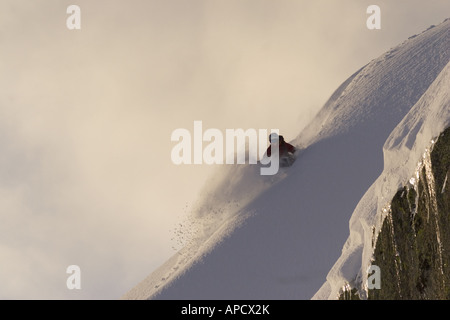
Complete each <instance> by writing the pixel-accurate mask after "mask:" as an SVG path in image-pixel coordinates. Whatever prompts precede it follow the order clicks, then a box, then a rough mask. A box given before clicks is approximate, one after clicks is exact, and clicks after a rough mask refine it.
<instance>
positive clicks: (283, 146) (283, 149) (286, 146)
mask: <svg viewBox="0 0 450 320" xmlns="http://www.w3.org/2000/svg"><path fill="white" fill-rule="evenodd" d="M279 145H280V157H282V156H286V155H287V154H288V152H290V153H294V152H295V147H294V146H293V145H292V144H290V143H287V142H285V141H284V140H283V141H280V142H279ZM271 154H272V145H270V146H269V147H268V148H267V156H268V157H270V155H271Z"/></svg>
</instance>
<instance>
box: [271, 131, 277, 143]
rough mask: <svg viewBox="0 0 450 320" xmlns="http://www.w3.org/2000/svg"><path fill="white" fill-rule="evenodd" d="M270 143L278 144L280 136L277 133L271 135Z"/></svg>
mask: <svg viewBox="0 0 450 320" xmlns="http://www.w3.org/2000/svg"><path fill="white" fill-rule="evenodd" d="M269 142H270V143H272V142H278V134H277V133H275V132H274V133H271V134H270V136H269Z"/></svg>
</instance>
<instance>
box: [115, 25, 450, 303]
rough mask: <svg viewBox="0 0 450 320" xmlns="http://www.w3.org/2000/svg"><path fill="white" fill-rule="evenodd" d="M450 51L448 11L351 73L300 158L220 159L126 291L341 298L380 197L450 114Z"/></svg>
mask: <svg viewBox="0 0 450 320" xmlns="http://www.w3.org/2000/svg"><path fill="white" fill-rule="evenodd" d="M449 60H450V20H448V19H447V20H446V21H444V22H443V23H442V24H440V25H439V26H436V27H433V28H430V29H428V30H427V31H426V32H423V33H422V34H420V35H415V36H413V37H410V38H409V39H408V40H406V41H405V42H404V43H402V44H400V45H399V46H397V47H395V48H393V49H391V50H389V51H388V52H387V53H385V54H384V55H382V56H381V57H379V58H378V59H375V60H373V61H371V62H370V63H368V64H367V65H366V66H365V67H363V68H361V69H360V70H359V71H358V72H356V73H355V74H353V75H352V76H351V77H350V78H349V79H347V80H346V81H345V82H344V83H343V84H342V85H341V86H340V87H339V88H338V89H337V90H336V92H335V93H334V94H333V95H332V96H331V97H330V99H329V101H328V102H327V103H326V104H325V106H324V107H323V108H322V110H321V111H320V112H319V113H318V115H317V116H316V118H315V119H314V120H313V121H312V122H311V124H310V125H309V126H308V127H306V128H305V130H303V131H302V132H301V133H300V135H299V136H298V137H297V138H296V139H295V140H294V141H292V143H293V144H295V145H297V146H300V147H302V148H305V150H304V151H303V152H302V153H301V155H300V156H299V157H298V159H297V161H296V162H295V163H294V164H293V166H292V167H291V168H289V169H287V170H284V169H282V170H281V173H280V174H278V175H277V176H274V177H270V176H260V175H259V168H258V166H256V165H242V166H225V167H223V168H221V169H220V170H219V172H218V174H217V175H216V176H214V177H212V181H210V182H209V183H208V184H207V186H208V188H207V189H206V190H205V192H204V193H203V195H202V197H201V199H200V200H199V202H198V205H197V207H196V208H195V210H194V211H193V214H192V216H191V219H192V221H191V222H192V225H195V226H196V227H195V228H196V229H195V232H192V234H193V236H192V238H191V239H190V240H189V242H188V243H187V244H186V246H185V247H183V248H182V249H181V250H180V251H179V252H177V253H176V254H175V255H174V256H173V257H172V258H171V259H169V260H168V261H167V262H166V263H165V264H164V265H162V266H161V267H160V268H159V269H157V270H156V271H154V272H153V273H152V274H150V275H149V276H148V277H147V278H146V279H144V280H143V281H142V282H141V283H140V284H138V285H137V286H136V287H135V288H133V289H131V290H130V291H129V292H128V293H126V294H125V295H124V296H123V297H122V298H123V299H149V298H150V299H310V298H314V299H335V298H337V295H338V293H339V290H340V289H341V288H342V287H343V286H345V285H348V283H350V284H351V285H355V284H361V283H364V279H365V275H364V273H365V271H366V270H367V267H368V266H369V265H370V259H371V254H372V249H373V248H372V241H373V239H372V238H373V235H374V231H375V234H376V232H377V230H379V228H380V226H381V222H382V218H383V208H386V205H387V204H388V202H389V201H390V199H391V198H392V196H393V195H394V194H395V192H396V191H397V190H398V188H399V186H401V185H403V184H405V183H407V182H408V181H409V180H410V178H411V176H412V175H413V173H414V171H415V169H416V167H417V163H418V162H419V160H420V158H421V156H422V153H423V151H424V150H425V149H426V148H427V147H428V146H429V143H430V141H431V139H432V138H434V137H436V136H437V135H438V134H439V133H440V131H442V130H443V129H444V128H445V127H446V126H448V125H450V114H449V112H450V111H449V110H450V104H449V101H450V99H449V88H450V70H449V69H450V65H449V64H448V62H449ZM349 229H350V234H349Z"/></svg>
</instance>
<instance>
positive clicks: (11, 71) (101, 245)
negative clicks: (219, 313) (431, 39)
mask: <svg viewBox="0 0 450 320" xmlns="http://www.w3.org/2000/svg"><path fill="white" fill-rule="evenodd" d="M71 4H76V5H78V6H80V8H81V30H69V29H68V28H67V27H66V19H67V18H68V17H69V15H68V14H67V13H66V8H67V7H68V6H69V5H71ZM370 4H378V5H379V6H380V8H381V19H382V20H381V21H382V28H381V30H372V31H371V30H368V29H367V28H366V19H367V17H368V15H367V14H366V8H367V7H368V6H369V5H370ZM449 12H450V3H449V1H448V0H442V1H440V0H434V1H433V0H429V1H422V0H416V1H413V0H403V1H401V0H398V1H388V0H376V1H365V0H364V1H363V0H341V1H332V0H326V1H325V0H314V1H312V0H308V1H304V0H297V1H296V0H277V1H273V0H227V1H218V0H203V1H200V0H133V1H124V0H120V1H119V0H108V1H106V0H97V1H88V0H77V1H61V0H34V1H29V0H27V1H25V0H2V1H1V2H0V148H1V156H0V219H1V223H0V258H1V260H2V265H1V267H0V283H1V284H2V285H1V287H0V298H3V299H17V298H19V299H20V298H26V299H28V298H40V299H48V298H52V299H53V298H56V299H78V298H85V299H115V298H118V297H120V296H121V295H122V294H124V293H125V292H126V291H127V290H128V289H130V288H131V287H132V286H134V285H135V284H136V283H137V282H139V281H140V280H142V279H143V278H144V277H145V276H147V275H148V274H149V273H150V272H151V271H153V270H154V269H155V268H156V267H158V266H159V265H160V264H161V263H162V262H164V261H165V260H166V259H167V258H168V257H169V256H170V255H172V254H174V253H175V251H174V249H172V246H173V245H176V243H174V241H172V240H171V238H173V237H174V231H173V230H174V229H176V228H177V225H178V224H179V223H180V221H182V220H183V219H182V218H183V217H184V216H185V215H186V213H187V212H188V211H189V208H190V206H192V205H193V203H194V202H195V201H196V199H197V198H198V196H199V190H200V188H201V187H202V185H203V182H204V181H205V179H206V178H207V177H208V176H209V175H211V174H212V173H213V172H214V170H215V169H217V167H214V166H207V165H197V166H194V165H191V166H187V165H185V166H183V165H181V166H175V165H174V164H173V163H172V161H171V158H170V153H171V149H172V147H173V146H174V145H175V143H173V142H171V141H170V136H171V133H172V131H173V130H175V129H177V128H186V129H188V130H190V131H192V130H193V121H194V120H201V121H203V126H204V129H207V128H218V129H221V130H225V129H226V128H244V129H248V128H254V129H270V128H277V129H280V131H281V132H282V133H283V134H284V136H285V137H286V139H287V140H290V139H293V138H295V136H296V135H297V134H298V133H299V132H300V130H301V129H302V128H303V127H304V126H305V125H306V124H307V123H308V121H310V120H311V118H312V117H313V116H314V114H315V113H316V112H317V111H318V110H319V108H320V107H321V106H322V105H323V104H324V103H325V102H326V100H327V99H328V97H329V96H330V95H331V94H332V93H333V91H334V90H335V89H336V88H337V87H338V86H339V85H340V84H341V83H342V82H343V81H344V80H346V78H347V77H349V76H350V75H351V74H352V73H354V72H355V71H356V70H358V69H359V68H360V67H362V66H363V65H365V64H366V63H368V62H369V61H370V60H372V59H374V58H376V57H378V56H379V55H381V54H382V53H383V52H385V51H387V50H388V49H389V48H391V47H393V46H395V45H397V44H399V43H401V42H402V41H404V40H406V39H407V38H408V37H409V36H411V35H414V34H416V33H420V32H422V31H423V30H425V29H426V28H427V27H429V26H430V25H431V24H438V23H440V22H441V21H443V20H444V19H445V18H447V17H449V16H448V14H449ZM72 264H75V265H79V266H80V268H81V285H82V289H81V290H68V289H67V287H66V279H67V278H68V276H69V275H68V274H66V268H67V266H69V265H72Z"/></svg>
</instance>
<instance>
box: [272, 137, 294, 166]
mask: <svg viewBox="0 0 450 320" xmlns="http://www.w3.org/2000/svg"><path fill="white" fill-rule="evenodd" d="M269 142H270V143H271V145H270V146H269V147H268V148H267V151H266V154H267V156H268V157H270V156H271V155H272V145H273V146H274V147H279V149H278V150H279V152H280V153H279V158H280V165H281V166H282V167H286V166H290V165H291V164H292V163H294V161H295V151H296V150H297V149H296V148H295V147H294V146H293V145H292V144H290V143H287V142H286V141H284V137H283V136H281V135H278V134H276V133H271V134H270V136H269Z"/></svg>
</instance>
